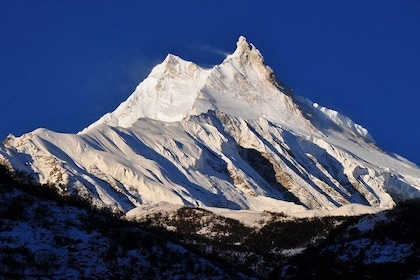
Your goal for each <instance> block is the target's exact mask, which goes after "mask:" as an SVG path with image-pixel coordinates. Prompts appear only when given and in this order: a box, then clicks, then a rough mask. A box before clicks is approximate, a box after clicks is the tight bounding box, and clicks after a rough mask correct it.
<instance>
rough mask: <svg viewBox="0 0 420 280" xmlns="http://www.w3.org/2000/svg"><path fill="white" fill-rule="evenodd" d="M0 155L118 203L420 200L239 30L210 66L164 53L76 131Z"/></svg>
mask: <svg viewBox="0 0 420 280" xmlns="http://www.w3.org/2000/svg"><path fill="white" fill-rule="evenodd" d="M0 160H1V162H2V163H3V164H5V165H7V166H9V167H12V168H13V169H15V170H22V171H26V172H30V173H33V174H34V176H35V178H36V179H37V180H38V181H39V182H41V183H49V184H54V185H56V186H57V187H58V188H60V190H61V191H62V192H63V193H77V194H79V195H82V196H86V197H89V198H90V199H92V201H93V203H95V204H96V205H98V206H110V207H113V208H115V209H120V210H122V211H128V210H130V209H132V208H134V207H137V206H141V205H145V204H154V203H159V202H162V201H163V202H169V203H174V204H184V205H197V206H208V207H222V208H230V209H249V210H255V211H262V210H269V211H284V212H288V213H297V212H302V211H305V210H307V209H323V210H332V209H336V208H337V207H340V206H342V205H346V204H349V203H353V204H363V205H367V206H373V207H381V208H390V207H392V206H394V205H395V202H398V201H399V200H403V199H409V198H414V197H420V169H419V168H418V167H417V166H416V165H414V164H413V163H410V162H409V161H407V160H405V159H401V158H400V157H397V156H391V155H389V154H386V153H384V152H383V151H381V150H380V149H379V148H378V147H377V146H376V145H375V143H374V140H373V139H372V137H371V136H370V135H369V133H368V131H367V130H366V129H365V128H363V127H362V126H360V125H358V124H355V123H354V122H353V121H351V120H350V119H349V118H347V117H345V116H342V115H341V114H340V113H338V112H336V111H334V110H330V109H327V108H324V107H322V106H320V105H318V104H316V103H313V102H311V101H309V100H307V99H305V98H301V97H296V96H294V95H293V94H292V93H291V91H290V90H289V89H287V88H286V87H285V86H284V85H283V84H282V83H281V82H280V81H279V80H278V79H277V78H276V77H275V75H274V73H273V71H272V70H271V68H269V67H268V66H266V65H265V64H264V59H263V57H262V55H261V53H260V52H259V51H258V50H257V49H256V48H255V46H253V45H252V44H249V43H248V42H247V41H246V39H245V38H244V37H240V38H239V40H238V42H237V48H236V50H235V51H234V53H233V54H231V55H229V56H228V57H226V59H225V60H224V61H223V62H222V63H221V64H220V65H217V66H215V67H213V68H211V69H203V68H201V67H199V66H197V65H196V64H194V63H192V62H188V61H184V60H182V59H181V58H179V57H176V56H174V55H168V56H167V57H166V59H165V60H164V61H163V62H162V63H161V64H159V65H157V66H156V67H155V68H154V69H153V70H152V71H151V73H150V75H149V76H148V77H147V78H146V79H145V80H144V81H143V82H141V83H140V84H139V85H138V87H137V88H136V90H135V91H134V92H133V93H132V95H131V96H130V97H129V98H128V99H127V100H126V101H124V102H123V103H121V104H120V105H119V106H118V107H117V108H116V109H115V111H113V112H111V113H108V114H106V115H104V116H103V117H102V118H100V119H99V120H98V121H96V122H95V123H93V124H92V125H90V126H89V127H88V128H86V129H84V130H83V131H82V132H80V133H78V134H60V133H56V132H53V131H50V130H47V129H37V130H35V131H33V132H31V133H28V134H25V135H23V136H21V137H14V136H13V135H10V136H9V137H8V138H7V139H6V140H5V141H4V145H2V146H0Z"/></svg>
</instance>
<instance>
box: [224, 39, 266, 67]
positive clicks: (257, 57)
mask: <svg viewBox="0 0 420 280" xmlns="http://www.w3.org/2000/svg"><path fill="white" fill-rule="evenodd" d="M231 57H233V58H236V59H238V60H239V61H240V62H242V63H246V62H248V63H251V64H264V58H263V56H262V55H261V53H260V51H259V50H258V49H257V48H256V47H255V46H254V45H253V44H251V43H248V41H247V40H246V38H245V37H244V36H240V37H239V39H238V41H237V42H236V50H235V52H234V53H233V54H232V55H231Z"/></svg>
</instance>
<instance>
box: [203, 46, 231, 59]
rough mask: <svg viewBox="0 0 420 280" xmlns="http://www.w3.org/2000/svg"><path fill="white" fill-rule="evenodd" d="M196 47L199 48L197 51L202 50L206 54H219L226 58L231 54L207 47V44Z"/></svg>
mask: <svg viewBox="0 0 420 280" xmlns="http://www.w3.org/2000/svg"><path fill="white" fill-rule="evenodd" d="M196 47H197V49H200V50H203V51H206V52H210V53H213V54H218V55H221V56H224V57H226V56H228V55H229V54H230V53H229V52H227V51H224V50H222V49H218V48H215V47H213V46H209V45H205V44H197V45H196Z"/></svg>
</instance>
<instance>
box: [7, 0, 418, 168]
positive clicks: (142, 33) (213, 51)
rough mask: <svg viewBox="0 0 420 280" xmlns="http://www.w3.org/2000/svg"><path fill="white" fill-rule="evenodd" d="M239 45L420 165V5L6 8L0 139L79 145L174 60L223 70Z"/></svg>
mask: <svg viewBox="0 0 420 280" xmlns="http://www.w3.org/2000/svg"><path fill="white" fill-rule="evenodd" d="M121 3H123V4H121ZM239 35H244V36H245V37H247V39H248V41H250V42H252V43H253V44H254V45H255V46H256V47H257V48H258V49H259V50H260V51H261V52H262V54H263V55H264V57H265V60H266V63H267V64H268V65H270V66H271V67H272V68H273V69H274V71H275V72H276V74H277V76H278V77H279V78H280V79H281V80H282V81H283V82H284V83H286V84H287V85H289V86H290V87H292V88H293V89H294V91H295V93H296V94H297V95H301V96H305V97H308V98H309V99H311V100H312V101H315V102H318V103H319V104H321V105H323V106H326V107H329V108H333V109H335V110H338V111H340V112H342V113H344V114H345V115H347V116H349V117H350V118H352V119H353V120H354V121H356V122H357V123H360V124H361V125H363V126H364V127H366V128H367V129H368V130H369V131H370V133H371V134H372V135H373V137H374V138H375V139H376V141H377V142H378V144H379V146H380V147H382V148H383V149H384V150H386V151H389V152H395V153H398V154H400V155H402V156H404V157H406V158H408V159H410V160H412V161H414V162H416V163H417V164H420V149H419V147H418V144H419V142H420V141H419V139H420V125H419V120H420V113H419V109H418V107H419V105H420V97H419V94H420V91H419V89H420V1H418V0H411V1H409V0H400V1H395V0H392V1H391V0H389V1H360V0H356V1H336V0H334V1H333V0H331V1H322V0H320V1H313V0H306V1H299V0H297V1H290V0H288V1H274V0H273V1H262V0H261V1H257V0H255V1H245V0H241V1H231V0H229V1H226V0H224V1H219V0H213V1H66V0H63V1H56V0H51V1H47V0H44V1H15V0H2V1H1V2H0V96H1V103H0V138H1V139H4V138H5V137H6V136H7V134H9V133H13V134H14V135H21V134H23V133H26V132H29V131H32V130H34V129H36V128H38V127H46V128H49V129H52V130H55V131H59V132H70V133H75V132H77V131H79V130H81V129H83V128H84V127H86V126H87V125H89V124H90V123H92V122H93V121H95V120H96V119H98V118H99V117H100V116H102V115H103V114H104V113H106V112H109V111H112V110H113V109H114V108H115V107H116V106H117V105H118V104H119V103H120V102H122V101H124V100H125V99H126V98H127V97H128V96H129V95H130V93H131V92H132V91H133V90H134V88H135V86H136V85H137V84H138V83H139V82H140V81H141V80H143V79H144V78H145V76H146V75H147V74H148V72H149V71H150V70H151V67H152V66H154V65H155V64H157V63H159V62H161V61H162V60H163V59H164V57H165V56H166V54H167V53H169V52H170V53H174V54H177V55H179V56H181V57H182V58H184V59H187V60H192V61H195V62H196V63H198V64H200V65H202V66H211V65H215V64H218V63H220V62H221V61H222V60H223V58H224V57H223V55H221V54H220V53H223V52H229V53H230V52H232V51H233V50H234V49H235V42H236V40H237V38H238V37H239Z"/></svg>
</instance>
